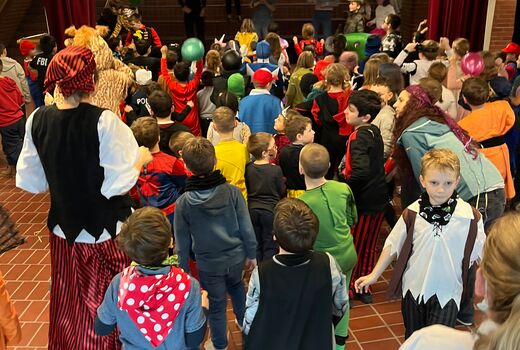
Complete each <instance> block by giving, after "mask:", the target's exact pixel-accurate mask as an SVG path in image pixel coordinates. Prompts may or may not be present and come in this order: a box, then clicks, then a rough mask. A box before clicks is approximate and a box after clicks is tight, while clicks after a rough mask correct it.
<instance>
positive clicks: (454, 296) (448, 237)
mask: <svg viewBox="0 0 520 350" xmlns="http://www.w3.org/2000/svg"><path fill="white" fill-rule="evenodd" d="M485 239H486V236H485V233H484V226H483V223H482V218H481V216H480V214H479V213H478V211H477V210H476V209H474V208H473V207H471V205H469V204H468V203H466V202H465V201H463V200H462V199H460V198H458V197H457V194H456V192H455V193H454V194H453V195H452V196H451V197H450V198H449V199H448V201H447V202H446V203H443V204H441V205H439V206H433V205H431V203H430V201H429V197H428V194H427V193H424V194H423V195H422V196H421V198H420V199H419V200H417V201H415V202H414V203H412V204H411V205H410V206H409V207H408V208H406V209H405V211H403V215H402V216H401V218H400V219H399V221H398V222H397V224H396V225H395V227H394V228H393V230H392V232H390V235H389V236H388V237H387V239H386V242H385V246H384V248H383V249H385V248H387V247H388V248H389V249H390V255H391V256H392V255H394V254H396V255H397V256H398V260H397V263H396V264H395V267H394V272H393V275H392V281H391V283H390V286H389V294H390V296H391V297H401V298H402V304H401V312H402V314H403V321H404V325H405V328H406V331H405V338H408V337H410V335H411V334H412V333H413V332H414V331H416V330H418V329H420V328H423V327H426V326H429V325H432V324H444V325H446V326H450V327H454V326H455V322H456V319H457V312H458V310H459V308H460V304H461V298H462V295H463V289H465V288H464V287H466V284H467V283H466V281H467V277H468V271H469V268H470V266H471V265H472V264H473V263H474V262H475V261H477V260H478V259H479V258H480V257H481V256H482V248H483V246H484V241H485Z"/></svg>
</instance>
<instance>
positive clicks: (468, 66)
mask: <svg viewBox="0 0 520 350" xmlns="http://www.w3.org/2000/svg"><path fill="white" fill-rule="evenodd" d="M460 68H462V71H463V72H464V74H466V75H471V76H472V77H477V76H479V75H480V74H481V73H482V72H483V71H484V59H483V58H482V56H480V54H479V53H477V52H468V53H467V54H465V55H464V57H462V60H461V61H460Z"/></svg>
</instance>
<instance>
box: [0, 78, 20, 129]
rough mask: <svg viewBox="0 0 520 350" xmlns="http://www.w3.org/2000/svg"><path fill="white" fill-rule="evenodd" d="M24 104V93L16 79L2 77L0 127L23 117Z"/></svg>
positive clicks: (0, 81) (0, 80)
mask: <svg viewBox="0 0 520 350" xmlns="http://www.w3.org/2000/svg"><path fill="white" fill-rule="evenodd" d="M23 104H24V100H23V95H22V93H21V92H20V89H18V86H17V85H16V83H15V81H14V80H13V79H11V78H9V77H0V128H3V127H6V126H9V125H11V124H13V123H15V122H17V121H18V120H20V119H21V118H22V117H23V111H22V108H21V106H22V105H23Z"/></svg>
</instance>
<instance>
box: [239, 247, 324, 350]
mask: <svg viewBox="0 0 520 350" xmlns="http://www.w3.org/2000/svg"><path fill="white" fill-rule="evenodd" d="M258 274H259V278H260V290H261V291H260V301H259V304H258V310H257V312H256V315H255V318H254V320H253V323H252V324H251V330H250V332H249V335H248V337H247V340H246V348H245V349H247V350H267V349H268V350H328V349H332V337H333V330H332V278H331V275H330V260H329V257H328V256H327V255H326V254H325V253H321V252H314V253H312V257H311V259H310V261H309V262H308V263H306V264H303V265H296V266H282V265H280V264H278V263H276V262H274V261H273V260H272V259H271V260H268V261H265V262H263V263H261V264H260V265H259V267H258Z"/></svg>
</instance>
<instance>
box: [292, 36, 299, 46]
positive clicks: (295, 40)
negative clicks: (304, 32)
mask: <svg viewBox="0 0 520 350" xmlns="http://www.w3.org/2000/svg"><path fill="white" fill-rule="evenodd" d="M292 41H293V42H294V44H295V45H296V44H298V38H297V37H296V35H295V36H293V37H292Z"/></svg>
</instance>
